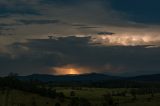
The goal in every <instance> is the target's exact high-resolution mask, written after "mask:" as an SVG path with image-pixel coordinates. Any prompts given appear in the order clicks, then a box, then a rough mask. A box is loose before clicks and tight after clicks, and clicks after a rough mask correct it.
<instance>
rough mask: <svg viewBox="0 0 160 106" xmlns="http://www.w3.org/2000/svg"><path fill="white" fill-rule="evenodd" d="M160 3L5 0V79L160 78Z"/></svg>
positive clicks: (0, 13) (0, 64)
mask: <svg viewBox="0 0 160 106" xmlns="http://www.w3.org/2000/svg"><path fill="white" fill-rule="evenodd" d="M159 4H160V1H159V0H1V1H0V76H4V75H8V74H9V73H10V72H13V73H18V74H20V75H30V74H55V75H60V74H83V73H93V72H94V73H105V74H110V75H120V76H135V75H142V74H158V73H159V72H160V35H159V34H160V30H159V29H160V14H159V10H160V7H159ZM48 36H52V37H51V38H49V37H48Z"/></svg>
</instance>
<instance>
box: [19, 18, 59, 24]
mask: <svg viewBox="0 0 160 106" xmlns="http://www.w3.org/2000/svg"><path fill="white" fill-rule="evenodd" d="M17 22H20V23H22V24H25V25H29V24H57V23H60V22H61V21H60V20H38V19H37V20H22V19H21V20H17Z"/></svg>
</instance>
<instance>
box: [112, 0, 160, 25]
mask: <svg viewBox="0 0 160 106" xmlns="http://www.w3.org/2000/svg"><path fill="white" fill-rule="evenodd" d="M109 1H110V3H111V6H112V8H113V9H114V10H116V11H119V12H123V13H125V14H127V16H128V17H129V19H130V20H132V21H135V22H139V23H146V24H147V23H148V24H159V23H160V14H159V10H160V6H159V4H160V1H159V0H132V1H130V0H123V1H121V0H109Z"/></svg>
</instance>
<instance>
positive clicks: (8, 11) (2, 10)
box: [0, 0, 40, 17]
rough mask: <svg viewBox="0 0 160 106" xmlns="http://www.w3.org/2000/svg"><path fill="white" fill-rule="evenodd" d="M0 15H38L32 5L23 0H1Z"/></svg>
mask: <svg viewBox="0 0 160 106" xmlns="http://www.w3.org/2000/svg"><path fill="white" fill-rule="evenodd" d="M0 14H1V15H0V16H2V17H6V16H7V17H8V16H10V15H15V14H20V15H40V13H39V11H37V10H36V9H35V8H34V7H33V5H30V4H29V3H27V2H26V1H24V0H14V1H9V0H2V1H0Z"/></svg>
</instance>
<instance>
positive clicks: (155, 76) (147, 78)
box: [127, 74, 160, 82]
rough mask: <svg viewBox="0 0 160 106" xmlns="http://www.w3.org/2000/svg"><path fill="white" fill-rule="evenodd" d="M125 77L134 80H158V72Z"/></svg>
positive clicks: (159, 80)
mask: <svg viewBox="0 0 160 106" xmlns="http://www.w3.org/2000/svg"><path fill="white" fill-rule="evenodd" d="M127 79H128V80H134V81H147V82H148V81H149V82H152V81H154V82H160V74H152V75H141V76H136V77H130V78H127Z"/></svg>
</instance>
